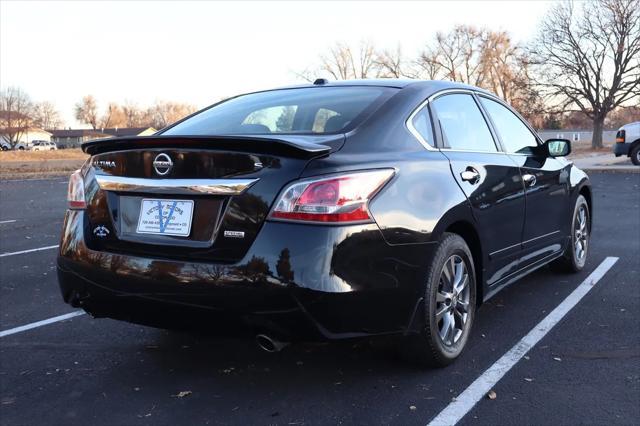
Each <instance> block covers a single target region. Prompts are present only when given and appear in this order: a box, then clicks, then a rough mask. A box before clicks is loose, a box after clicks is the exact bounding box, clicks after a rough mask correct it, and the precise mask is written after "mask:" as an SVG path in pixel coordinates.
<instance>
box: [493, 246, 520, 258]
mask: <svg viewBox="0 0 640 426" xmlns="http://www.w3.org/2000/svg"><path fill="white" fill-rule="evenodd" d="M521 245H522V243H517V244H513V245H511V246H508V247H504V248H501V249H499V250H496V251H494V252H491V253H489V257H491V256H493V255H496V254H498V253H502V252H503V251H507V250H510V249H512V248H515V247H520V246H521Z"/></svg>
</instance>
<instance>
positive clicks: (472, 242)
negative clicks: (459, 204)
mask: <svg viewBox="0 0 640 426" xmlns="http://www.w3.org/2000/svg"><path fill="white" fill-rule="evenodd" d="M445 232H448V233H452V234H457V235H459V236H460V237H462V239H463V240H464V241H465V242H466V243H467V246H468V247H469V250H471V255H472V257H473V263H474V266H475V278H476V304H477V305H478V306H479V305H480V304H482V299H483V297H484V291H483V290H484V285H483V283H484V274H483V265H484V256H483V254H482V253H483V252H482V243H481V240H480V235H479V234H478V231H476V229H475V227H474V226H473V224H471V222H468V221H465V220H460V221H457V222H454V223H452V224H450V225H449V226H447V229H446V230H445Z"/></svg>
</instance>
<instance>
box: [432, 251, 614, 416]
mask: <svg viewBox="0 0 640 426" xmlns="http://www.w3.org/2000/svg"><path fill="white" fill-rule="evenodd" d="M617 261H618V258H617V257H607V258H606V259H605V260H603V261H602V263H601V264H600V265H599V266H598V267H597V268H596V269H595V270H594V271H593V272H592V273H591V274H590V275H589V276H588V277H587V278H586V279H585V280H584V281H583V282H582V283H581V284H580V285H579V286H578V288H576V289H575V290H573V292H572V293H571V294H570V295H569V296H567V298H566V299H564V300H563V301H562V303H560V304H559V305H558V306H557V307H556V308H555V309H554V310H553V311H551V313H550V314H549V315H547V316H546V317H545V318H544V319H543V320H542V321H540V322H539V323H538V325H536V326H535V327H533V329H532V330H531V331H530V332H529V333H528V334H527V335H526V336H524V337H523V338H522V339H521V340H520V341H519V342H518V343H516V344H515V346H514V347H512V348H511V349H510V350H509V352H507V353H506V354H504V355H503V356H502V358H500V359H499V360H497V361H496V362H495V363H494V364H493V365H492V366H491V367H489V369H488V370H487V371H485V372H484V373H483V374H482V375H481V376H480V377H478V378H477V379H476V380H475V381H474V382H473V383H471V385H469V387H468V388H467V389H465V390H464V391H463V392H462V393H461V394H460V395H458V397H457V398H456V399H455V400H454V401H452V402H451V403H450V404H449V405H447V406H446V407H445V409H444V410H442V411H441V412H440V414H438V415H437V416H436V417H435V418H434V419H433V420H431V422H429V426H436V425H437V426H440V425H447V426H449V425H455V424H456V423H458V422H459V421H460V420H461V419H462V418H463V417H464V416H465V415H466V414H467V413H468V412H469V411H471V409H472V408H473V407H474V406H475V405H476V404H477V403H478V401H480V399H482V397H484V396H485V395H486V394H487V392H489V391H490V390H491V389H492V388H493V386H494V385H495V384H496V383H498V381H499V380H500V379H501V378H502V377H503V376H504V375H505V374H507V372H508V371H509V370H511V367H513V366H514V365H516V363H517V362H518V361H520V359H522V357H523V356H525V354H526V353H527V352H529V350H530V349H531V348H533V347H534V346H535V345H536V343H538V342H539V341H540V339H542V338H543V337H544V336H545V335H546V334H547V333H548V332H549V330H551V329H552V328H553V327H554V326H555V325H556V324H558V322H560V320H562V318H564V316H565V315H566V314H567V313H568V312H569V311H570V310H571V309H573V308H574V307H575V306H576V305H577V304H578V302H580V300H581V299H582V298H583V297H584V296H585V295H586V294H587V293H588V292H589V290H591V289H592V288H593V287H594V286H595V285H596V283H597V282H598V281H600V279H601V278H602V277H603V276H604V274H606V273H607V271H608V270H609V269H611V267H612V266H613V265H614V264H615V263H616V262H617Z"/></svg>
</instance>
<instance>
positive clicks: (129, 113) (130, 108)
mask: <svg viewBox="0 0 640 426" xmlns="http://www.w3.org/2000/svg"><path fill="white" fill-rule="evenodd" d="M122 112H123V114H124V116H125V118H126V122H127V127H140V126H141V123H142V114H143V111H142V110H141V109H140V108H138V105H136V104H135V103H134V102H132V101H126V102H125V103H124V105H123V106H122Z"/></svg>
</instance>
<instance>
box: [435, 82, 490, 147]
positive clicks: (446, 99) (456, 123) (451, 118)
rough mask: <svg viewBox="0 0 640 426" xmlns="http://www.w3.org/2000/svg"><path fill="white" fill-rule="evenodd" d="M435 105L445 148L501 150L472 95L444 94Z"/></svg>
mask: <svg viewBox="0 0 640 426" xmlns="http://www.w3.org/2000/svg"><path fill="white" fill-rule="evenodd" d="M432 105H433V109H434V111H435V114H436V116H437V120H438V123H439V124H440V131H441V133H442V140H443V142H444V145H445V147H446V148H451V149H459V150H464V151H487V152H497V151H498V149H497V148H496V144H495V142H494V141H493V136H492V135H491V131H490V130H489V126H488V125H487V122H486V121H485V119H484V117H483V116H482V112H480V108H479V107H478V105H477V104H476V101H475V100H474V99H473V97H472V96H471V95H469V94H466V93H455V94H451V95H445V96H441V97H439V98H437V99H436V100H435V101H434V102H433V104H432Z"/></svg>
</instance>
